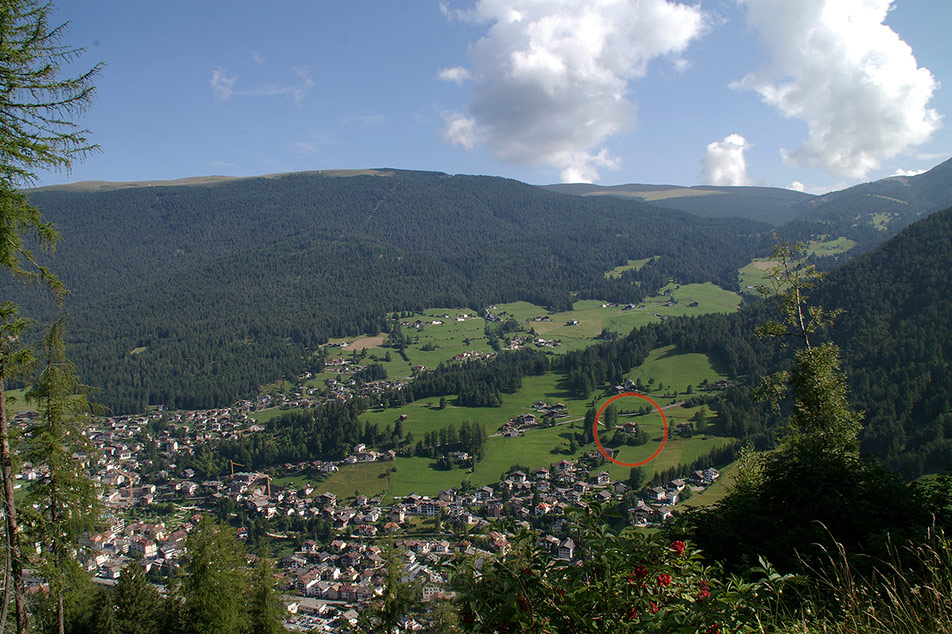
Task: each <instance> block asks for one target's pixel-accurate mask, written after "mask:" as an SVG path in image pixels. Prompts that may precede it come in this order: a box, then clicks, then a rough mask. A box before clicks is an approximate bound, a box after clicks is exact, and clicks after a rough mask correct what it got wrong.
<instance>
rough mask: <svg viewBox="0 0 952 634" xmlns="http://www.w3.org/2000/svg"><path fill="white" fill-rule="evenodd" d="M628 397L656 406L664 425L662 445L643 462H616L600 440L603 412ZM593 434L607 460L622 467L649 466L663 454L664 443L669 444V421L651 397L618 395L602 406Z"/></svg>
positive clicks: (629, 393) (635, 394)
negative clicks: (599, 423)
mask: <svg viewBox="0 0 952 634" xmlns="http://www.w3.org/2000/svg"><path fill="white" fill-rule="evenodd" d="M626 396H635V397H637V398H643V399H645V400H646V401H648V402H649V403H651V404H652V405H654V408H655V409H656V410H658V413H659V414H661V422H662V423H663V424H664V434H663V435H662V436H661V444H660V445H658V449H657V450H656V451H655V452H654V453H653V454H651V455H650V456H648V457H647V458H645V459H644V460H642V461H641V462H620V461H618V460H615V459H614V458H612V457H611V456H609V455H608V454H607V453H606V452H605V448H604V447H602V442H601V441H600V440H599V439H598V421H599V420H601V418H602V412H604V411H605V408H606V407H608V406H609V404H611V402H612V401H617V400H618V399H620V398H624V397H626ZM592 433H593V434H594V435H595V444H596V445H598V450H599V451H600V452H602V455H603V456H605V457H606V458H608V459H609V460H611V461H612V462H614V463H615V464H617V465H621V466H622V467H640V466H641V465H643V464H648V463H649V462H651V461H652V460H654V459H655V458H657V457H658V454H659V453H661V450H662V449H664V443H666V442H668V419H667V418H665V417H664V410H662V409H661V407H660V406H659V405H658V404H657V403H655V402H654V401H653V400H652V399H651V397H649V396H645V395H644V394H637V393H635V392H625V393H623V394H618V395H616V396H613V397H611V398H610V399H608V400H607V401H605V404H604V405H602V407H601V409H599V410H598V416H596V417H595V423H594V424H593V426H592Z"/></svg>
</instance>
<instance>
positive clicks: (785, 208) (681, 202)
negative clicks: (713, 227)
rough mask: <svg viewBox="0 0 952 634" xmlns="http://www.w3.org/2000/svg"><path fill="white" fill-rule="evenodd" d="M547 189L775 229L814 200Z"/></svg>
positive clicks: (761, 193)
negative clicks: (636, 201)
mask: <svg viewBox="0 0 952 634" xmlns="http://www.w3.org/2000/svg"><path fill="white" fill-rule="evenodd" d="M546 189H549V190H551V191H557V192H560V193H564V194H574V195H576V196H614V197H620V198H640V199H642V200H645V201H650V202H652V203H653V204H656V205H658V206H661V207H668V208H670V209H680V210H681V211H687V212H688V213H692V214H695V215H698V216H705V217H709V218H730V217H734V218H749V219H751V220H757V221H759V222H767V223H769V224H772V225H780V224H783V223H785V222H789V221H791V220H793V219H795V218H796V217H797V216H798V214H800V213H802V212H801V211H799V210H800V209H801V207H800V204H801V203H804V202H806V201H809V200H810V199H812V198H813V196H812V195H810V194H804V193H803V192H797V191H792V190H789V189H781V188H778V187H721V186H717V185H697V186H694V187H680V186H677V185H643V184H629V185H614V186H601V185H589V184H585V183H568V184H560V185H546Z"/></svg>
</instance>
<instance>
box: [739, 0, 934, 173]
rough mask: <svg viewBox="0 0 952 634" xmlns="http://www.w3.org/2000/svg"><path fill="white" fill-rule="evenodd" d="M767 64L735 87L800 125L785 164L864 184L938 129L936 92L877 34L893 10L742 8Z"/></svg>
mask: <svg viewBox="0 0 952 634" xmlns="http://www.w3.org/2000/svg"><path fill="white" fill-rule="evenodd" d="M741 1H742V2H743V3H744V4H745V5H746V6H747V19H748V23H749V24H750V25H751V26H752V27H753V28H754V29H756V30H757V31H758V32H759V34H760V37H761V39H762V40H763V41H764V42H765V44H766V45H767V46H769V48H770V51H771V61H770V63H769V64H768V65H767V66H765V67H764V68H762V69H761V70H759V71H757V72H754V73H751V74H749V75H747V76H746V77H745V78H744V79H743V80H742V81H740V82H737V83H736V84H735V86H737V87H741V88H744V89H747V90H753V91H755V92H757V93H759V94H760V96H761V98H762V99H763V100H764V102H766V103H768V104H770V105H772V106H774V107H776V108H777V109H778V110H780V112H782V113H783V114H784V115H785V116H787V117H794V118H797V119H801V120H803V121H804V122H806V124H807V126H808V128H809V133H808V136H807V139H806V141H805V142H804V143H803V145H802V146H801V147H800V148H798V149H796V150H793V151H784V158H785V160H787V161H788V162H790V163H797V164H803V165H807V166H812V167H820V168H823V169H826V170H829V171H830V172H833V173H835V174H837V175H840V176H846V177H850V178H862V177H865V176H866V174H867V173H868V172H869V171H870V170H873V169H877V168H879V167H880V165H881V162H882V160H884V159H887V158H890V157H893V156H896V155H897V154H900V153H903V152H905V151H906V150H907V149H908V148H910V147H911V146H915V145H918V144H920V143H924V142H925V141H927V140H928V139H929V137H930V136H931V135H932V133H933V132H935V131H936V130H937V129H938V128H939V125H940V115H939V114H938V112H936V111H935V110H934V109H933V108H930V107H929V102H930V100H931V98H932V94H933V92H934V91H935V89H936V87H937V83H936V81H935V79H934V78H933V76H932V73H930V72H929V70H928V69H927V68H919V67H918V65H917V63H916V58H915V57H914V55H913V53H912V49H911V48H910V47H909V45H908V44H906V43H905V42H904V41H903V40H902V39H900V37H899V36H898V35H897V34H896V33H895V32H894V31H893V30H892V29H890V28H889V27H888V26H886V25H885V24H883V21H884V20H885V18H886V14H887V13H888V11H889V9H890V6H891V4H892V3H891V0H795V1H791V0H741Z"/></svg>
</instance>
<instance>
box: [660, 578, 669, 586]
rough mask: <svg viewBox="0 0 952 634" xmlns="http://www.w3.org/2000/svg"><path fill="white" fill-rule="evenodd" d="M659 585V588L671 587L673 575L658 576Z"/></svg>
mask: <svg viewBox="0 0 952 634" xmlns="http://www.w3.org/2000/svg"><path fill="white" fill-rule="evenodd" d="M658 585H659V586H667V585H671V575H658Z"/></svg>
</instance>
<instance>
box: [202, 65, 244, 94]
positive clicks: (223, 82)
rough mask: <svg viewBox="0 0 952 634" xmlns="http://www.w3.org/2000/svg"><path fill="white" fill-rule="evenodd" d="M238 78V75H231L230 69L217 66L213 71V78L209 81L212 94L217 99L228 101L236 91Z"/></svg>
mask: <svg viewBox="0 0 952 634" xmlns="http://www.w3.org/2000/svg"><path fill="white" fill-rule="evenodd" d="M237 79H238V76H237V75H229V74H228V71H226V70H225V69H224V68H221V67H219V68H216V69H215V70H213V71H212V78H211V81H209V83H210V84H211V87H212V96H213V97H214V98H215V101H226V100H228V99H229V98H231V95H232V93H234V91H235V81H236V80H237Z"/></svg>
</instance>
